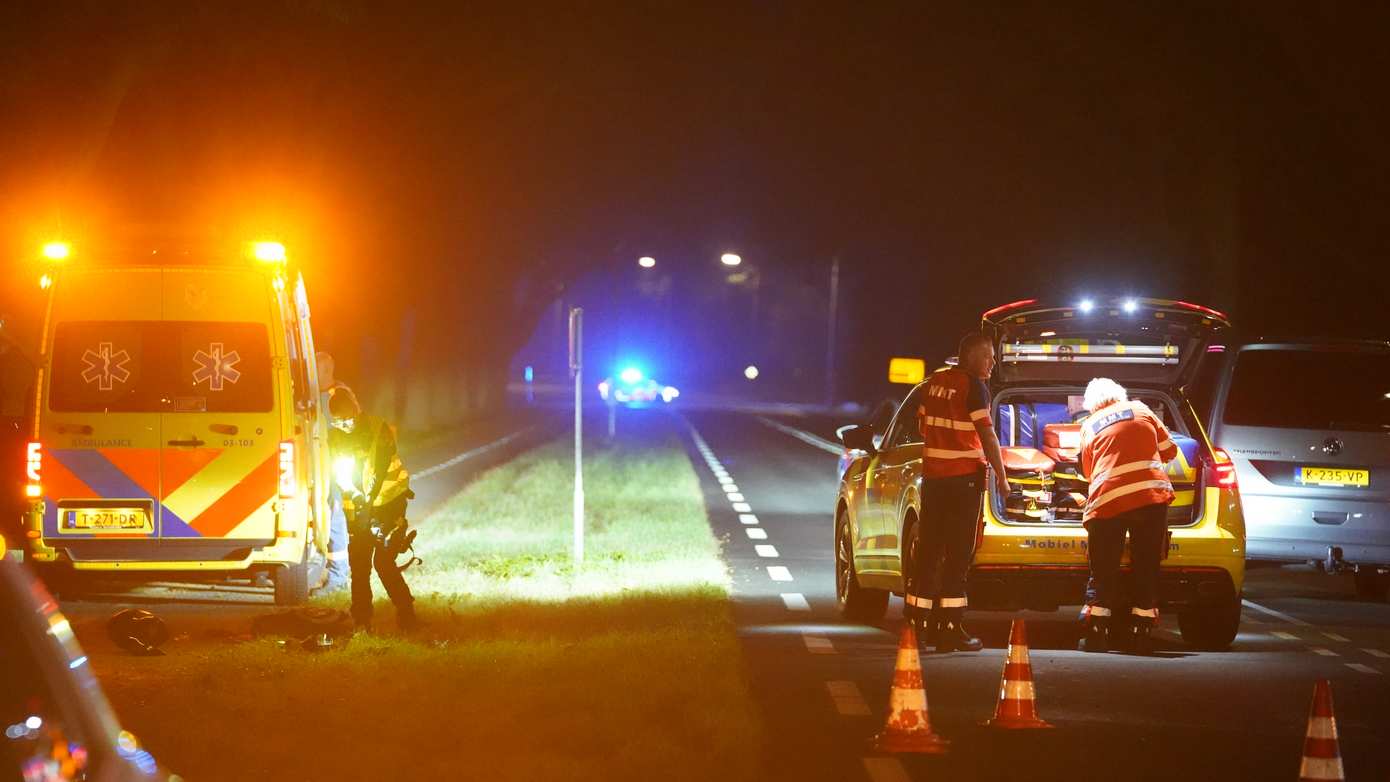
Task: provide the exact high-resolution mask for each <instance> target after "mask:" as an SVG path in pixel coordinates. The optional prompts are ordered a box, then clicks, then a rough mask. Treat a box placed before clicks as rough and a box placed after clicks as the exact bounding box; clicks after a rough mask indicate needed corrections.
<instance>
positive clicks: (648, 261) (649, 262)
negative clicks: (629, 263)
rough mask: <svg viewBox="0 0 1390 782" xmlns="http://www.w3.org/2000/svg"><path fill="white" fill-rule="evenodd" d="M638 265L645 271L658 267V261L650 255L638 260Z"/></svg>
mask: <svg viewBox="0 0 1390 782" xmlns="http://www.w3.org/2000/svg"><path fill="white" fill-rule="evenodd" d="M637 265H638V266H641V267H642V268H643V269H650V268H652V267H653V266H655V265H656V259H655V258H653V257H651V256H650V255H644V256H642V257H641V258H638V259H637Z"/></svg>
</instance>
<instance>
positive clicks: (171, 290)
mask: <svg viewBox="0 0 1390 782" xmlns="http://www.w3.org/2000/svg"><path fill="white" fill-rule="evenodd" d="M276 321H277V314H276V312H275V309H274V295H273V292H272V289H271V286H270V280H269V278H268V276H266V275H265V274H262V273H259V272H258V271H256V270H237V269H226V270H223V269H201V268H198V269H195V268H189V269H180V268H166V269H165V270H164V323H163V326H164V330H165V334H166V338H167V348H168V351H167V353H166V355H167V356H168V361H169V366H168V367H166V369H167V371H168V373H169V374H168V380H167V394H168V395H167V398H166V399H165V403H166V405H165V411H164V414H163V433H164V440H165V442H164V452H163V453H164V457H163V459H162V462H161V477H162V480H161V486H162V492H163V493H162V497H161V499H162V504H163V507H164V511H163V514H162V516H161V520H160V530H159V532H160V537H161V541H162V545H163V547H165V548H167V549H170V550H171V553H172V550H173V549H179V548H184V549H188V554H189V555H190V556H191V555H192V554H193V552H201V553H199V554H198V558H205V557H211V556H212V555H216V557H217V558H240V557H244V556H246V555H247V554H249V553H250V551H249V549H250V548H254V547H261V546H266V545H269V544H270V543H272V542H274V540H275V536H276V519H275V508H274V503H275V500H276V496H277V492H278V480H279V451H280V441H281V439H282V433H281V428H282V416H281V411H280V404H279V403H280V399H279V397H280V393H279V383H278V374H279V373H277V371H276V365H277V362H279V363H281V364H283V361H284V356H283V351H276V350H274V349H273V345H274V344H276V341H277V340H280V339H282V338H283V337H282V336H281V335H280V334H278V328H279V325H278V323H277V322H276Z"/></svg>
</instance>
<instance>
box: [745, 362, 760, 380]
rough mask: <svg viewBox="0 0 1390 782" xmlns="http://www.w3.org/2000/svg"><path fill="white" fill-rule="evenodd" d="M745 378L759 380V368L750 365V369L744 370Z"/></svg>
mask: <svg viewBox="0 0 1390 782" xmlns="http://www.w3.org/2000/svg"><path fill="white" fill-rule="evenodd" d="M743 376H744V377H746V378H748V379H749V380H757V379H758V368H757V367H755V366H753V365H752V364H749V365H748V367H747V368H746V369H744V370H743Z"/></svg>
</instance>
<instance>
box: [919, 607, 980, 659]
mask: <svg viewBox="0 0 1390 782" xmlns="http://www.w3.org/2000/svg"><path fill="white" fill-rule="evenodd" d="M932 613H933V615H934V618H935V619H936V622H935V624H936V633H935V638H934V639H933V640H932V644H933V645H934V646H935V647H936V651H938V652H978V651H980V650H981V649H983V648H985V645H984V643H983V642H982V641H980V639H978V638H976V637H975V636H973V635H971V634H970V633H968V632H966V630H965V625H964V624H962V623H961V620H962V619H963V618H964V617H965V609H964V608H939V609H937V610H935V611H933V612H932Z"/></svg>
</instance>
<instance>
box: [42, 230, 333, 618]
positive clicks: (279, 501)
mask: <svg viewBox="0 0 1390 782" xmlns="http://www.w3.org/2000/svg"><path fill="white" fill-rule="evenodd" d="M44 255H45V256H47V257H48V258H50V259H51V260H52V261H53V263H52V265H51V270H50V271H49V273H48V274H46V275H45V276H44V278H43V281H42V287H43V288H44V289H46V291H47V295H48V297H49V299H48V312H47V316H46V321H45V327H44V336H43V340H42V345H41V350H40V357H39V370H38V384H37V387H38V394H37V403H36V410H35V424H34V436H33V439H32V441H31V442H29V444H28V449H27V459H26V467H27V478H28V483H27V486H26V490H25V491H26V494H27V495H28V496H29V497H30V498H31V499H32V505H31V506H30V511H29V514H28V522H27V530H26V535H27V538H28V540H27V544H28V545H27V558H28V560H29V561H30V562H32V563H34V565H35V566H36V567H37V568H39V569H40V571H41V572H46V573H47V574H48V577H49V579H50V580H51V581H52V582H54V583H57V584H61V585H63V588H66V589H69V590H71V589H77V588H80V581H77V580H75V579H74V578H73V577H74V576H77V575H81V574H82V573H84V572H89V571H107V572H113V571H139V572H141V573H142V574H143V575H147V574H153V573H169V574H178V575H177V576H174V577H179V578H186V577H188V576H190V575H193V574H199V573H202V574H212V575H213V576H216V577H227V576H230V575H233V574H236V575H248V574H249V575H253V576H254V575H258V574H261V573H267V574H268V575H269V576H270V578H271V579H272V581H273V583H274V588H275V601H276V602H277V603H279V604H282V605H289V604H295V603H300V602H303V601H304V600H305V599H307V597H308V595H309V592H310V589H311V587H313V586H317V585H318V584H319V583H320V582H321V580H322V578H323V575H322V574H323V563H324V562H325V561H326V559H325V558H326V552H327V531H328V519H329V515H328V514H329V508H328V496H327V492H328V488H329V483H328V476H329V467H328V456H327V453H326V447H327V425H326V415H325V414H323V413H322V412H321V411H320V410H319V389H318V386H317V383H318V378H317V372H316V367H315V363H314V340H313V333H312V330H311V328H310V321H309V303H308V296H307V295H306V293H305V288H304V281H303V278H302V277H299V276H297V275H296V277H295V280H294V282H293V285H291V284H290V283H289V272H288V269H287V266H286V262H285V250H284V247H283V246H282V245H279V244H277V243H269V242H259V243H254V244H248V245H246V246H245V247H244V248H243V249H242V251H239V252H232V253H226V254H221V253H216V252H212V253H206V254H201V255H200V254H180V255H179V256H178V257H179V258H180V260H179V261H178V262H176V263H158V264H156V263H151V262H150V261H151V260H152V259H155V258H160V257H163V256H161V255H151V254H149V252H148V251H146V252H145V253H142V254H140V255H139V256H136V257H135V259H133V260H132V258H131V257H130V256H122V255H116V256H112V257H85V258H84V257H83V256H82V254H81V253H80V252H75V251H72V250H70V249H68V248H66V247H64V246H59V247H57V248H55V247H54V246H52V245H50V246H48V247H46V248H45V252H44Z"/></svg>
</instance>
